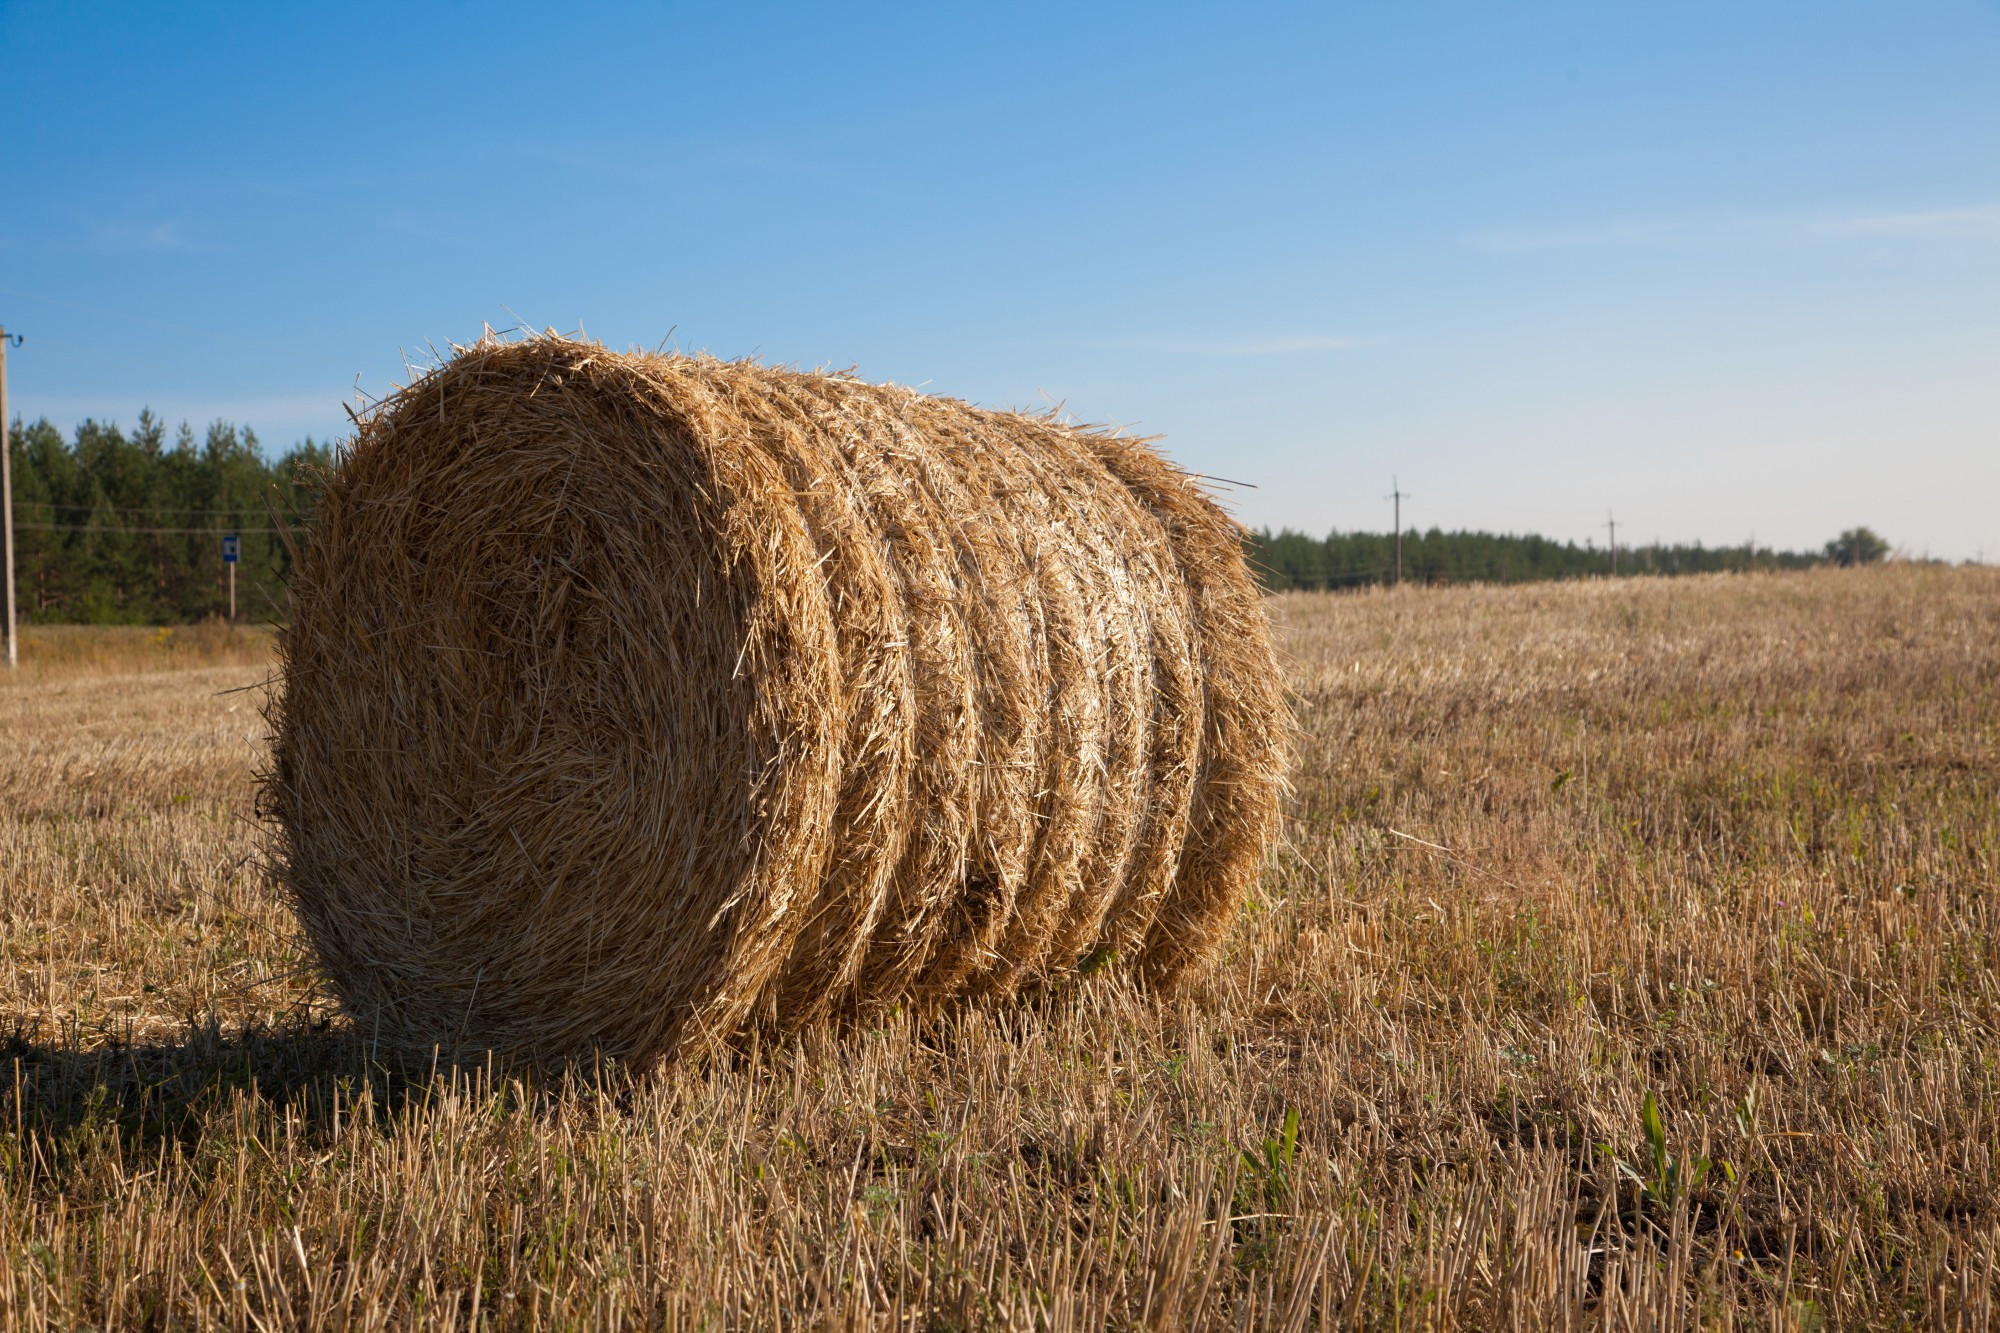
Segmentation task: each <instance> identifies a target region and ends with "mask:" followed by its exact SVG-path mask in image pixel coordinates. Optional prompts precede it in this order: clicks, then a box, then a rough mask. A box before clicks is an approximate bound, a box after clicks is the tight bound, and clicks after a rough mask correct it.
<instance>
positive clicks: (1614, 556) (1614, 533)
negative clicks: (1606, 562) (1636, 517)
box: [1604, 509, 1618, 579]
mask: <svg viewBox="0 0 2000 1333" xmlns="http://www.w3.org/2000/svg"><path fill="white" fill-rule="evenodd" d="M1604 526H1605V527H1606V528H1608V529H1610V531H1611V577H1612V578H1614V579H1615V578H1617V577H1618V520H1617V519H1615V518H1613V517H1611V511H1610V510H1609V509H1607V510H1605V511H1604Z"/></svg>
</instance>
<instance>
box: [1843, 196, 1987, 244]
mask: <svg viewBox="0 0 2000 1333" xmlns="http://www.w3.org/2000/svg"><path fill="white" fill-rule="evenodd" d="M1817 230H1819V231H1821V232H1823V233H1825V234H1827V235H1831V236H1894V237H1901V238H1904V239H1908V240H1928V239H1930V238H1933V237H1949V238H1954V239H1961V240H1975V241H2000V203H1992V204H1977V205H1974V206H1972V207H1970V208H1937V209H1931V210H1929V211H1927V212H1912V213H1856V214H1853V215H1851V216H1847V217H1835V218H1827V219H1824V220H1822V221H1821V222H1820V223H1819V225H1818V228H1817Z"/></svg>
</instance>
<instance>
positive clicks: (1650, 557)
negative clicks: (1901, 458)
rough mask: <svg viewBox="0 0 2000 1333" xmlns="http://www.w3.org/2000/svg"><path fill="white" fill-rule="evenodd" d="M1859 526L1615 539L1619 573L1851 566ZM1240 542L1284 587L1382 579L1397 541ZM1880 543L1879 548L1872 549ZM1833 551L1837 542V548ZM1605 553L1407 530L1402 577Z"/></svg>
mask: <svg viewBox="0 0 2000 1333" xmlns="http://www.w3.org/2000/svg"><path fill="white" fill-rule="evenodd" d="M1856 533H1867V529H1865V528H1862V529H1855V530H1853V532H1849V533H1843V534H1841V536H1840V537H1839V538H1836V539H1835V540H1834V541H1831V542H1828V543H1827V549H1826V550H1825V551H1813V552H1803V551H1774V550H1770V549H1768V548H1766V547H1761V546H1760V547H1757V548H1755V549H1754V550H1753V549H1752V548H1751V547H1750V546H1748V545H1747V544H1746V545H1744V546H1703V545H1702V544H1701V543H1700V542H1694V543H1692V544H1676V545H1671V546H1669V545H1662V544H1659V543H1654V544H1652V545H1648V546H1631V547H1625V546H1621V547H1619V548H1618V556H1617V570H1616V572H1617V573H1619V574H1621V575H1624V574H1639V575H1646V574H1707V573H1715V572H1718V571H1723V570H1751V569H1803V568H1806V567H1808V566H1811V565H1820V564H1826V563H1829V562H1834V563H1847V562H1848V561H1847V559H1846V553H1847V551H1848V550H1849V549H1864V548H1858V547H1856V546H1855V543H1854V542H1853V541H1852V540H1850V539H1851V538H1853V537H1854V536H1855V534H1856ZM1867 541H1868V542H1870V543H1873V544H1872V545H1866V546H1865V554H1864V555H1863V556H1862V559H1863V560H1864V561H1873V560H1879V559H1881V558H1882V556H1883V555H1884V554H1886V552H1887V546H1886V544H1884V543H1881V541H1880V539H1879V538H1876V537H1874V535H1873V534H1872V533H1868V534H1867ZM1246 547H1247V550H1248V554H1249V557H1250V561H1251V564H1252V566H1253V567H1254V568H1255V569H1256V571H1257V575H1258V577H1259V578H1260V579H1262V580H1263V582H1264V586H1265V587H1267V588H1269V589H1271V590H1273V591H1280V590H1283V589H1287V588H1316V589H1324V588H1358V587H1363V586H1365V585H1367V584H1373V583H1388V582H1390V581H1392V580H1393V579H1394V577H1395V571H1396V539H1395V538H1394V537H1393V536H1391V535H1390V534H1388V533H1381V532H1333V533H1329V534H1328V535H1327V536H1325V537H1309V536H1307V535H1306V534H1305V533H1303V532H1293V531H1291V530H1289V529H1287V530H1285V531H1283V532H1279V533H1276V534H1273V533H1271V532H1269V531H1260V532H1256V533H1253V534H1251V536H1250V537H1249V539H1248V540H1247V542H1246ZM1878 547H1879V548H1880V549H1879V550H1878V549H1877V548H1878ZM1836 548H1839V549H1838V550H1836ZM1612 572H1613V569H1612V555H1611V552H1610V551H1609V550H1608V549H1606V548H1603V547H1598V546H1588V545H1586V546H1578V545H1577V544H1576V543H1575V542H1558V541H1551V540H1550V539H1549V538H1547V537H1536V536H1525V537H1520V536H1513V535H1508V534H1502V533H1492V532H1444V531H1442V530H1440V529H1438V528H1432V529H1431V530H1430V531H1428V532H1416V531H1412V532H1406V533H1404V534H1403V581H1404V582H1406V583H1527V582H1532V581H1535V580H1539V579H1575V578H1586V577H1589V576H1591V575H1595V574H1610V573H1612Z"/></svg>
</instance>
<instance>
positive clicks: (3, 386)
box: [0, 328, 21, 668]
mask: <svg viewBox="0 0 2000 1333" xmlns="http://www.w3.org/2000/svg"><path fill="white" fill-rule="evenodd" d="M10 343H11V344H13V345H14V346H15V347H19V346H20V345H21V335H20V334H18V333H13V334H10V333H8V332H7V330H6V329H4V328H0V512H4V513H5V520H4V522H0V527H4V528H5V529H6V532H7V536H6V541H5V546H6V548H7V559H6V565H7V568H6V576H7V665H8V667H9V668H13V667H16V666H19V665H20V664H21V646H20V637H21V634H20V629H19V627H18V626H17V625H16V623H15V621H14V449H13V446H12V445H11V444H10V443H9V442H8V440H7V425H8V422H7V347H8V344H10Z"/></svg>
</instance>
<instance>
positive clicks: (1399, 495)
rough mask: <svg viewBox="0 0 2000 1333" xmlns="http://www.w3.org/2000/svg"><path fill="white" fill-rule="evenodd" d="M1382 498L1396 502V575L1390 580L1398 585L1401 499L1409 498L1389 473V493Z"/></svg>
mask: <svg viewBox="0 0 2000 1333" xmlns="http://www.w3.org/2000/svg"><path fill="white" fill-rule="evenodd" d="M1382 498H1383V499H1385V500H1394V501H1395V502H1396V577H1395V578H1394V579H1393V580H1392V581H1391V586H1400V585H1401V584H1402V582H1403V501H1405V500H1407V499H1409V498H1410V493H1409V492H1408V491H1406V490H1404V489H1403V484H1402V483H1401V482H1400V481H1398V480H1396V478H1395V477H1394V476H1393V475H1391V476H1390V478H1389V493H1388V494H1387V495H1385V496H1383V497H1382Z"/></svg>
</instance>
